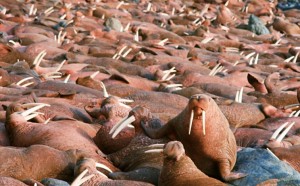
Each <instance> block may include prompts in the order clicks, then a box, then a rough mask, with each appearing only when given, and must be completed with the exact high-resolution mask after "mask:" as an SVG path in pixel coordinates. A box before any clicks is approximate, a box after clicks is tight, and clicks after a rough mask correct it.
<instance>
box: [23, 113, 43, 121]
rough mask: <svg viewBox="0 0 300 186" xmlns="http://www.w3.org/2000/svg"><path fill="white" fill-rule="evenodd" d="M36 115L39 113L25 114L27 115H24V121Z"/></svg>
mask: <svg viewBox="0 0 300 186" xmlns="http://www.w3.org/2000/svg"><path fill="white" fill-rule="evenodd" d="M21 114H22V113H21ZM38 115H39V113H32V114H29V115H27V116H24V118H25V120H26V121H29V120H31V119H32V118H35V117H37V116H38Z"/></svg>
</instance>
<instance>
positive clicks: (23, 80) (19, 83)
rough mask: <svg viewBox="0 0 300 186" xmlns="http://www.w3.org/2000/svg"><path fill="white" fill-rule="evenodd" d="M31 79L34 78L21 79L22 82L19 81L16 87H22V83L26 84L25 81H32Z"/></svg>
mask: <svg viewBox="0 0 300 186" xmlns="http://www.w3.org/2000/svg"><path fill="white" fill-rule="evenodd" d="M30 79H33V77H27V78H24V79H21V80H20V81H18V82H17V83H16V85H18V86H21V84H22V83H24V82H25V81H27V80H30Z"/></svg>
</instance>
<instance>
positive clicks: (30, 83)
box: [21, 82, 34, 87]
mask: <svg viewBox="0 0 300 186" xmlns="http://www.w3.org/2000/svg"><path fill="white" fill-rule="evenodd" d="M33 83H34V82H29V83H26V84H24V85H21V87H28V86H29V85H32V84H33Z"/></svg>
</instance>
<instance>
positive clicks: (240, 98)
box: [239, 87, 244, 103]
mask: <svg viewBox="0 0 300 186" xmlns="http://www.w3.org/2000/svg"><path fill="white" fill-rule="evenodd" d="M243 91H244V87H242V88H241V90H240V93H239V103H242V100H243Z"/></svg>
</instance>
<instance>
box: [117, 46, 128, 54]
mask: <svg viewBox="0 0 300 186" xmlns="http://www.w3.org/2000/svg"><path fill="white" fill-rule="evenodd" d="M126 48H127V46H124V47H122V48H121V50H120V51H119V52H118V55H121V54H122V53H123V52H124V50H125V49H126Z"/></svg>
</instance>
